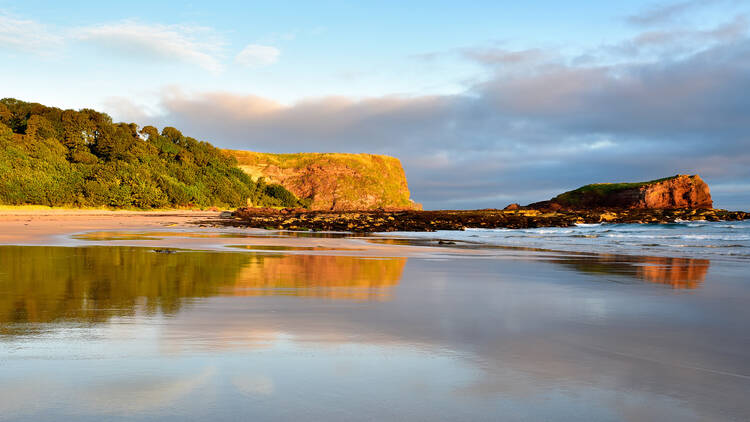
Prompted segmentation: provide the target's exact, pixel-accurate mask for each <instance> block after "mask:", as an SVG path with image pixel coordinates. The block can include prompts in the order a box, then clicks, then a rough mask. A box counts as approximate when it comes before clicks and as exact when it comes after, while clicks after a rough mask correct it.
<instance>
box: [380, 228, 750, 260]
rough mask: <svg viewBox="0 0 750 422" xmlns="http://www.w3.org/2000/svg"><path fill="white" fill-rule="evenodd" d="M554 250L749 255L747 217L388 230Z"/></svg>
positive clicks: (702, 255)
mask: <svg viewBox="0 0 750 422" xmlns="http://www.w3.org/2000/svg"><path fill="white" fill-rule="evenodd" d="M391 235H392V236H393V235H396V236H403V237H409V238H440V239H447V240H454V241H463V242H470V243H474V244H480V245H491V246H507V247H514V248H537V249H546V250H554V251H569V252H590V253H610V254H627V255H650V256H676V257H688V258H713V259H717V258H721V259H741V260H742V259H745V260H747V259H750V221H732V222H708V221H678V222H675V223H669V224H608V223H603V224H579V225H577V226H574V227H544V228H530V229H467V230H466V231H438V232H435V233H398V234H391Z"/></svg>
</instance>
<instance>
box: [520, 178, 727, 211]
mask: <svg viewBox="0 0 750 422" xmlns="http://www.w3.org/2000/svg"><path fill="white" fill-rule="evenodd" d="M528 208H533V209H552V210H560V209H596V208H625V209H676V208H689V209H698V208H705V209H711V208H713V201H712V200H711V192H710V190H709V188H708V185H707V184H706V183H705V182H704V181H703V180H702V179H701V178H700V176H698V175H697V174H696V175H692V176H687V175H682V174H678V175H676V176H673V177H667V178H664V179H658V180H652V181H649V182H638V183H596V184H592V185H586V186H583V187H580V188H578V189H575V190H572V191H569V192H565V193H563V194H561V195H558V196H556V197H554V198H552V199H551V200H549V201H542V202H536V203H533V204H530V205H528Z"/></svg>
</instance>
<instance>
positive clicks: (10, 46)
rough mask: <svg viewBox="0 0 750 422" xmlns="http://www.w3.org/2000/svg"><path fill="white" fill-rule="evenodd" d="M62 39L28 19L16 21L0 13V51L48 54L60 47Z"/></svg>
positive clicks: (45, 27)
mask: <svg viewBox="0 0 750 422" xmlns="http://www.w3.org/2000/svg"><path fill="white" fill-rule="evenodd" d="M62 42H63V37H61V36H60V35H57V34H54V33H53V32H52V31H51V30H50V29H49V28H48V27H47V26H45V25H43V24H41V23H39V22H36V21H34V20H30V19H17V18H14V17H12V16H9V15H6V14H2V13H1V12H0V50H11V51H16V52H33V53H42V54H46V53H50V52H52V51H53V50H54V49H56V48H58V47H60V46H61V45H62Z"/></svg>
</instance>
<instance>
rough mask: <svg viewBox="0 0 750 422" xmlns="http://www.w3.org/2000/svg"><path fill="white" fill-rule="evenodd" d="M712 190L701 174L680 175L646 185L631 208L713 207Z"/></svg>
mask: <svg viewBox="0 0 750 422" xmlns="http://www.w3.org/2000/svg"><path fill="white" fill-rule="evenodd" d="M713 206H714V202H713V200H712V199H711V191H710V190H709V188H708V185H707V184H706V182H704V181H703V180H702V179H701V178H700V176H698V175H697V174H696V175H693V176H686V175H678V176H677V177H675V178H673V179H668V180H665V181H663V182H659V183H654V184H651V185H647V186H644V187H642V188H640V189H639V190H638V200H637V201H635V202H633V203H632V206H631V207H630V208H713Z"/></svg>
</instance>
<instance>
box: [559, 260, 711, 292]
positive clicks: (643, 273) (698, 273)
mask: <svg viewBox="0 0 750 422" xmlns="http://www.w3.org/2000/svg"><path fill="white" fill-rule="evenodd" d="M552 262H555V263H558V264H563V265H566V266H570V267H573V268H575V269H576V270H577V271H581V272H586V273H596V274H609V275H621V276H626V277H632V278H636V279H638V280H643V281H646V282H648V283H655V284H664V285H668V286H670V287H672V288H674V289H695V288H698V287H700V286H701V284H703V282H704V281H705V279H706V274H707V273H708V268H709V267H710V265H711V261H709V260H708V259H693V258H669V257H659V256H622V255H595V256H580V257H579V256H571V257H567V256H566V257H557V258H555V259H553V260H552Z"/></svg>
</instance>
